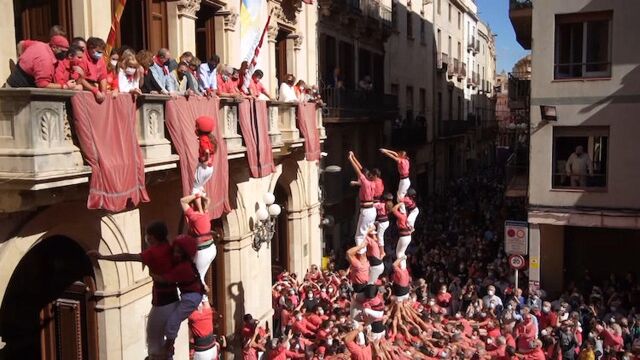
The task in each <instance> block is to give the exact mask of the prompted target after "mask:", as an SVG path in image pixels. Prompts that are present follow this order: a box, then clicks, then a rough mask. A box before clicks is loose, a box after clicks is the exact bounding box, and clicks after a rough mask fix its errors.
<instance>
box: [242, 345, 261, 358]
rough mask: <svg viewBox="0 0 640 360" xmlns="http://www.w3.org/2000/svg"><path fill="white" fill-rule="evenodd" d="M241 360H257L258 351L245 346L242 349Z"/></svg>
mask: <svg viewBox="0 0 640 360" xmlns="http://www.w3.org/2000/svg"><path fill="white" fill-rule="evenodd" d="M242 359H244V360H258V350H256V349H254V348H253V347H252V346H246V347H245V348H243V349H242Z"/></svg>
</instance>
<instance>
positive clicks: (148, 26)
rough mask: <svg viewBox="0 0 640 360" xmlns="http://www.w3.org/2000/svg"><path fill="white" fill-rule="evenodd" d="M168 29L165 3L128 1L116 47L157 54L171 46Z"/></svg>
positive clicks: (151, 0) (139, 0)
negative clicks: (124, 46) (128, 47)
mask: <svg viewBox="0 0 640 360" xmlns="http://www.w3.org/2000/svg"><path fill="white" fill-rule="evenodd" d="M112 9H115V6H112ZM167 28H168V25H167V3H166V2H165V1H162V0H135V1H127V3H126V5H125V7H124V11H123V12H122V17H121V18H120V28H119V29H118V36H117V38H116V46H123V45H127V46H130V47H132V48H133V49H135V50H142V49H146V50H149V51H151V52H153V53H155V52H156V51H158V49H160V48H163V47H164V48H166V47H168V46H169V40H168V29H167Z"/></svg>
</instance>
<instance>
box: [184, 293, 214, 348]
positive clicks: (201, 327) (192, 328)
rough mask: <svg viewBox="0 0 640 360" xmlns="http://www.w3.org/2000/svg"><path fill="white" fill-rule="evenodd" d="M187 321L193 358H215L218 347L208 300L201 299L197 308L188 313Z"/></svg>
mask: <svg viewBox="0 0 640 360" xmlns="http://www.w3.org/2000/svg"><path fill="white" fill-rule="evenodd" d="M188 321H189V337H190V339H191V343H190V349H191V350H192V351H193V360H211V359H217V358H218V354H220V351H219V350H220V349H219V348H218V346H219V344H218V343H217V342H216V337H215V335H214V333H213V310H212V309H211V306H210V305H209V302H208V301H206V300H204V299H203V300H202V302H200V305H198V308H197V309H196V310H195V311H194V312H192V313H191V315H189V319H188Z"/></svg>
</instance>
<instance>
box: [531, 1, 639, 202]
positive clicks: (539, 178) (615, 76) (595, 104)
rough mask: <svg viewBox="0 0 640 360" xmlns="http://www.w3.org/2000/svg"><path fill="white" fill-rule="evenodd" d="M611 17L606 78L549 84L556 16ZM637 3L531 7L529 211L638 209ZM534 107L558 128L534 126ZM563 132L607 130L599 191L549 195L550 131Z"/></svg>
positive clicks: (543, 124) (540, 4) (544, 124)
mask: <svg viewBox="0 0 640 360" xmlns="http://www.w3.org/2000/svg"><path fill="white" fill-rule="evenodd" d="M600 10H613V21H612V25H611V34H612V41H611V59H612V71H611V78H608V79H593V80H576V81H570V80H563V81H557V80H554V46H553V44H554V42H555V41H554V33H555V15H556V14H567V13H576V12H591V11H600ZM638 11H640V3H638V2H629V3H627V2H625V3H624V4H623V3H621V2H604V1H594V0H591V1H589V0H573V1H551V0H542V1H539V2H537V3H536V6H534V8H533V48H532V51H533V59H532V73H533V74H534V76H533V79H532V85H531V86H532V89H531V104H532V107H531V134H532V135H531V149H532V151H531V171H530V173H531V174H532V175H531V176H535V179H534V178H533V177H532V181H530V182H529V184H530V185H529V201H530V204H532V205H543V206H558V207H564V206H569V207H571V206H581V207H601V208H616V209H623V208H634V209H637V208H638V204H640V192H638V191H637V185H636V184H637V179H638V178H640V166H639V165H640V164H639V163H638V159H637V156H635V153H636V151H634V149H636V148H637V141H636V137H637V136H636V134H638V133H640V123H639V122H638V121H636V120H637V113H638V111H639V110H640V107H639V106H638V100H637V99H638V96H639V95H640V86H639V85H638V84H640V82H639V80H640V67H639V66H640V60H638V49H637V48H636V47H634V46H629V44H633V43H635V42H636V37H637V35H636V34H637V33H638V30H640V27H639V25H638V22H637V19H636V18H635V16H634V15H632V14H636V13H638ZM540 105H549V106H556V108H557V114H558V121H557V122H543V121H541V115H540V109H539V106H540ZM564 126H585V127H587V126H605V127H608V128H609V154H608V173H607V188H606V189H604V190H602V191H581V190H554V189H552V186H551V182H552V176H551V171H552V161H553V130H554V128H556V127H564Z"/></svg>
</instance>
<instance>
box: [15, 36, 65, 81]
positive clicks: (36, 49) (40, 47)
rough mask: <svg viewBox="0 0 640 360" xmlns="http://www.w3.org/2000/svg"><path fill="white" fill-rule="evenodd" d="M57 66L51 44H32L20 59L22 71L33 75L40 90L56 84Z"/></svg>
mask: <svg viewBox="0 0 640 360" xmlns="http://www.w3.org/2000/svg"><path fill="white" fill-rule="evenodd" d="M57 64H58V59H56V56H55V55H54V54H53V50H51V47H50V46H49V44H46V43H43V42H40V41H33V42H30V43H29V47H27V48H26V49H25V50H24V52H23V53H22V55H20V59H18V65H19V66H20V68H21V69H22V71H24V72H25V73H27V74H28V75H31V76H32V77H33V79H34V81H35V83H36V86H37V87H40V88H43V87H47V85H49V84H51V83H53V82H54V76H55V73H56V66H57Z"/></svg>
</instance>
